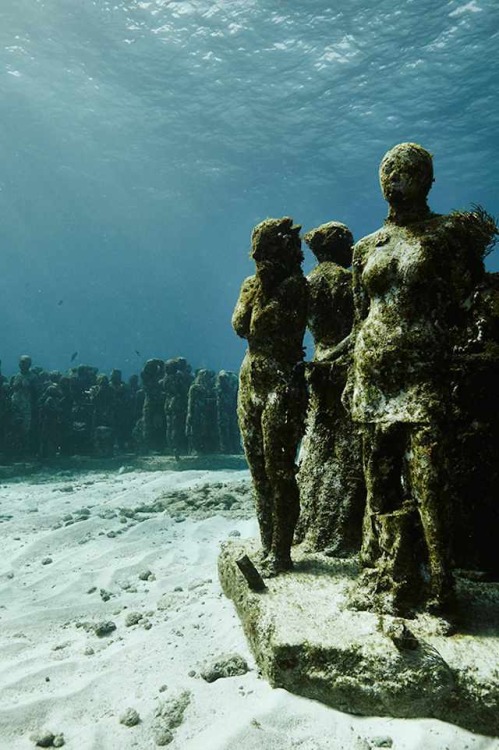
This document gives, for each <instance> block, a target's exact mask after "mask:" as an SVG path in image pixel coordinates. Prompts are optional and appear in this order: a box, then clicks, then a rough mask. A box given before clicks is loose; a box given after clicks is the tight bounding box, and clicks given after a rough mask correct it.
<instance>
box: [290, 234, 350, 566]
mask: <svg viewBox="0 0 499 750" xmlns="http://www.w3.org/2000/svg"><path fill="white" fill-rule="evenodd" d="M304 240H305V242H306V243H307V245H308V246H309V247H310V249H311V250H312V252H313V253H314V255H315V256H316V258H317V261H318V265H317V266H316V267H315V268H314V269H313V271H311V273H310V274H309V275H308V276H307V281H308V327H309V329H310V332H311V333H312V336H313V338H314V344H315V352H314V358H313V361H312V362H311V363H309V365H308V367H307V375H308V385H309V405H308V414H307V428H306V433H305V438H304V440H303V443H302V448H301V452H300V454H301V460H300V470H299V473H298V477H297V479H298V486H299V488H300V504H301V512H300V520H299V525H298V528H297V532H296V535H295V539H296V541H303V540H305V544H306V546H307V548H308V549H309V550H311V551H317V550H325V551H326V552H327V553H328V554H331V555H335V556H345V555H348V554H352V553H355V552H357V551H358V550H359V548H360V543H361V535H362V516H363V512H364V505H365V487H364V480H363V473H362V451H361V439H360V435H359V429H358V425H354V424H353V422H352V419H351V417H350V415H349V413H348V412H347V411H346V409H345V407H344V406H343V404H342V403H341V394H342V392H343V389H344V388H345V384H346V378H347V372H348V369H349V367H351V363H352V358H351V355H349V354H345V355H343V356H342V357H339V358H338V359H336V360H335V361H334V362H333V363H330V362H328V361H327V357H328V355H329V353H330V352H331V351H332V350H334V347H335V346H337V345H338V344H339V343H340V342H341V341H342V340H343V339H345V338H346V337H347V336H348V335H349V334H350V332H351V329H352V324H353V294H352V272H351V271H350V270H349V268H350V266H351V264H352V247H353V237H352V233H351V232H350V230H349V229H348V227H347V226H345V224H341V223H339V222H335V221H332V222H329V223H328V224H323V225H322V226H320V227H318V228H317V229H314V230H312V231H311V232H308V233H307V234H305V235H304Z"/></svg>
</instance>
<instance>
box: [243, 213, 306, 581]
mask: <svg viewBox="0 0 499 750" xmlns="http://www.w3.org/2000/svg"><path fill="white" fill-rule="evenodd" d="M299 232H300V227H298V226H293V221H292V219H290V218H288V217H285V218H282V219H268V220H266V221H263V222H262V223H261V224H258V225H257V226H256V227H255V229H254V230H253V234H252V250H251V257H252V258H253V260H254V261H255V265H256V273H255V275H254V276H250V277H249V278H247V279H246V280H245V281H244V282H243V285H242V288H241V293H240V296H239V299H238V302H237V305H236V308H235V310H234V315H233V317H232V324H233V327H234V330H235V331H236V333H237V334H238V335H239V336H241V337H242V338H245V339H246V340H247V341H248V349H247V352H246V355H245V358H244V360H243V363H242V365H241V371H240V376H239V396H238V417H239V425H240V428H241V434H242V439H243V445H244V450H245V453H246V457H247V459H248V464H249V467H250V471H251V475H252V479H253V485H254V492H255V502H256V512H257V517H258V523H259V526H260V535H261V542H262V557H263V561H264V570H265V572H266V573H267V574H268V575H274V574H277V573H280V572H282V571H286V570H289V569H290V568H291V567H292V562H291V554H290V550H291V544H292V541H293V534H294V530H295V526H296V522H297V520H298V516H299V493H298V487H297V484H296V477H295V472H296V464H295V460H296V451H297V446H298V442H299V440H300V438H301V435H302V432H303V421H304V412H305V409H306V387H305V379H304V372H303V364H302V363H303V336H304V332H305V326H306V322H307V283H306V279H305V277H304V275H303V272H302V269H301V263H302V260H303V255H302V252H301V241H300V236H299Z"/></svg>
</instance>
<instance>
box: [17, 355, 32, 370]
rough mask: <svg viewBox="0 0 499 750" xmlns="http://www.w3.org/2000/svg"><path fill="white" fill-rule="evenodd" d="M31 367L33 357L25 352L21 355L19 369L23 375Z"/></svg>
mask: <svg viewBox="0 0 499 750" xmlns="http://www.w3.org/2000/svg"><path fill="white" fill-rule="evenodd" d="M30 369H31V357H29V356H28V355H27V354H23V355H22V356H21V357H19V370H20V371H21V372H22V374H23V375H26V374H27V373H28V372H29V371H30Z"/></svg>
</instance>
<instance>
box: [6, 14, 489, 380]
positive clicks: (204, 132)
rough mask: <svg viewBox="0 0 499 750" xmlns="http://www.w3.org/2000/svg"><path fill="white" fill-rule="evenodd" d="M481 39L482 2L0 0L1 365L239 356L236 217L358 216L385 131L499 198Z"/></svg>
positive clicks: (441, 183)
mask: <svg viewBox="0 0 499 750" xmlns="http://www.w3.org/2000/svg"><path fill="white" fill-rule="evenodd" d="M498 41H499V3H497V2H496V0H470V1H469V2H466V0H449V1H447V0H445V1H442V0H398V2H396V3H395V2H393V0H377V1H376V2H374V1H373V0H348V1H347V2H342V3H339V2H336V3H328V2H324V1H322V0H306V1H305V2H303V1H302V2H298V0H286V1H284V0H191V1H190V2H189V1H183V0H177V1H176V2H171V1H169V0H144V1H142V2H138V1H137V0H115V2H108V0H2V2H1V5H0V56H1V57H0V60H1V68H0V217H1V221H0V248H1V250H0V252H1V258H2V263H1V281H2V285H1V289H2V294H1V300H0V310H1V328H2V336H1V339H0V358H1V359H2V360H3V369H4V372H13V371H14V370H15V369H16V362H17V358H18V356H19V355H20V354H22V353H29V354H31V355H32V357H33V363H34V364H42V365H44V366H45V367H47V368H49V369H50V368H59V369H65V368H67V367H68V366H69V365H70V357H71V354H72V353H73V352H75V351H77V352H78V357H77V360H76V363H77V362H85V363H88V364H94V365H97V366H99V367H100V369H101V370H109V369H110V368H111V367H113V366H117V367H122V369H123V370H124V372H125V373H127V374H128V373H130V372H133V371H136V370H138V369H139V368H140V366H141V364H142V363H143V361H144V360H145V359H146V358H148V357H152V356H158V357H162V358H167V357H171V356H175V355H177V354H182V355H184V356H186V357H187V358H188V359H189V360H190V361H191V362H192V364H193V365H194V366H195V367H197V366H208V367H213V368H215V369H219V368H220V367H226V368H231V369H237V368H238V366H239V362H240V359H241V356H242V352H243V349H244V344H243V342H241V341H239V340H238V339H237V338H236V337H235V335H234V334H233V332H232V330H231V327H230V316H231V312H232V308H233V306H234V302H235V299H236V298H237V294H238V290H239V286H240V283H241V281H242V279H243V278H244V277H245V276H246V275H248V274H249V273H251V271H252V269H251V264H250V262H249V260H248V257H247V256H248V249H249V238H250V232H251V228H252V226H253V225H254V224H256V223H257V222H259V221H261V220H262V219H264V218H266V217H267V216H282V215H290V216H292V217H293V218H294V220H295V221H296V222H297V223H300V224H302V225H303V228H304V230H305V229H307V230H308V229H310V228H312V227H313V226H316V225H318V224H319V223H322V222H324V221H328V220H332V219H337V220H341V221H344V222H346V223H347V224H348V225H349V226H350V227H351V229H352V231H353V232H354V235H355V237H356V238H357V239H358V238H359V237H361V236H362V235H364V234H367V233H368V232H370V231H373V230H374V229H375V228H377V227H378V226H380V224H381V222H382V220H383V218H384V215H385V213H386V211H385V204H384V202H383V200H382V198H381V195H380V192H379V187H378V183H377V168H378V164H379V161H380V159H381V157H382V155H383V154H384V152H385V151H386V150H387V149H388V148H390V147H391V146H393V145H394V144H395V143H398V142H401V141H408V140H411V141H417V142H419V143H421V144H422V145H423V146H425V147H426V148H428V149H429V150H430V151H431V152H432V153H433V154H434V157H435V173H436V182H435V186H434V188H433V191H432V193H431V195H430V198H431V201H430V202H431V206H432V208H433V210H436V211H440V212H447V211H449V210H451V209H453V208H459V207H465V206H468V205H469V204H470V203H471V202H477V203H481V204H483V205H484V206H485V208H487V209H488V210H489V211H490V212H491V213H493V214H496V215H497V214H498V213H499V199H498V195H497V166H496V162H497V153H498V145H499V134H498V133H499V129H498V121H499V100H498V97H497V90H498V84H499V79H498V65H499V62H498V55H497V48H498ZM310 264H311V259H310V258H308V259H307V265H308V266H310ZM489 266H490V267H491V268H495V269H497V268H499V261H498V259H497V256H496V255H492V256H491V258H490V260H489Z"/></svg>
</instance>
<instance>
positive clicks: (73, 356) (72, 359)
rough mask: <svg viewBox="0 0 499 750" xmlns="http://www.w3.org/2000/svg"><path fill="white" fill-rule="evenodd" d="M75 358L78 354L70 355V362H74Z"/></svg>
mask: <svg viewBox="0 0 499 750" xmlns="http://www.w3.org/2000/svg"><path fill="white" fill-rule="evenodd" d="M77 356H78V352H73V353H72V355H71V362H74V361H75V359H76V357H77Z"/></svg>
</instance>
